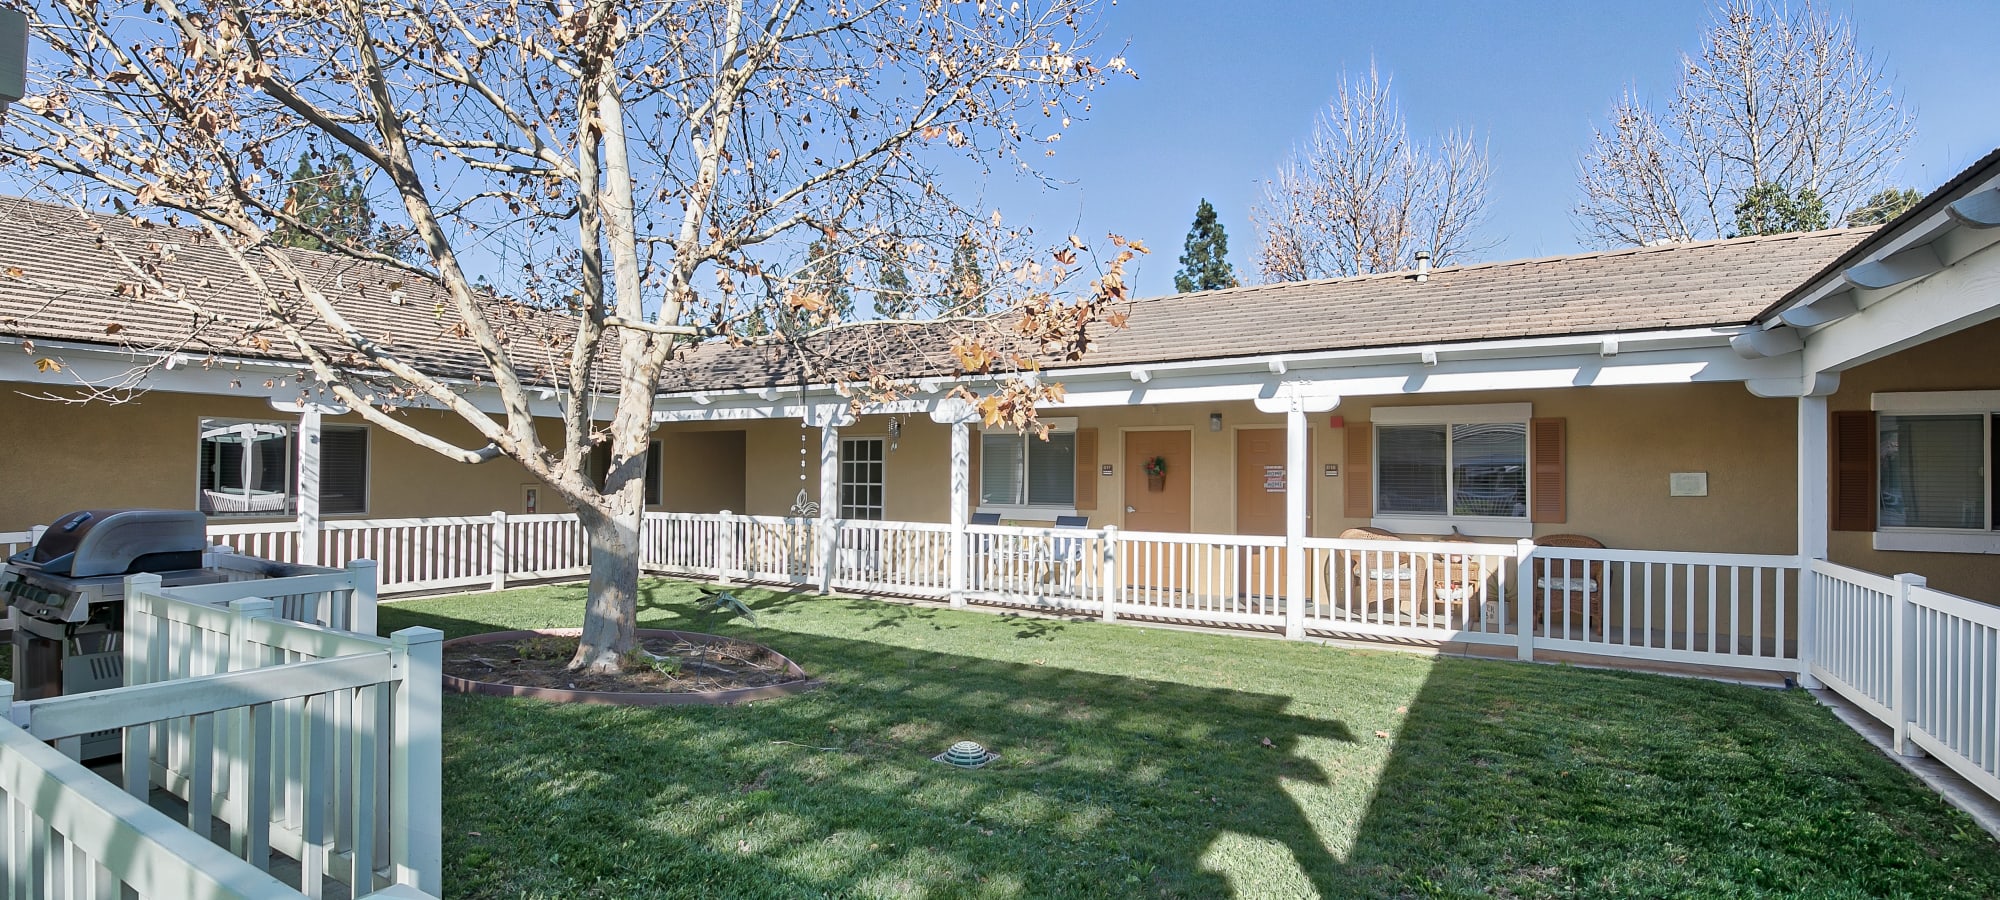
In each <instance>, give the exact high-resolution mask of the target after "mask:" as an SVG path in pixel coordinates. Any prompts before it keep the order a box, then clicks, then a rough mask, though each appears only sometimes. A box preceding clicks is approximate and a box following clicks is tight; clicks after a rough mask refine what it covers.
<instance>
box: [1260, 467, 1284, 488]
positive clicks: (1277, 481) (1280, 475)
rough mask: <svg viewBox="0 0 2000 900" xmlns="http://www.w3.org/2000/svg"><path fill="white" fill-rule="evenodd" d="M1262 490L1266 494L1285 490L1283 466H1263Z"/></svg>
mask: <svg viewBox="0 0 2000 900" xmlns="http://www.w3.org/2000/svg"><path fill="white" fill-rule="evenodd" d="M1264 492H1265V493H1267V494H1282V493H1284V492H1285V467H1284V466H1265V467H1264Z"/></svg>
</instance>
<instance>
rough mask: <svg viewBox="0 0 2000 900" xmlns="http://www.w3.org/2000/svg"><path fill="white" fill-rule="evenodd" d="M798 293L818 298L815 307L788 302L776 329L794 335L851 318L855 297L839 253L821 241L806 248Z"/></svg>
mask: <svg viewBox="0 0 2000 900" xmlns="http://www.w3.org/2000/svg"><path fill="white" fill-rule="evenodd" d="M797 290H798V292H799V293H800V294H801V295H804V296H809V297H817V298H818V306H819V308H818V309H812V308H808V307H798V306H790V305H787V306H786V307H785V314H784V315H783V316H782V320H781V321H780V322H779V330H781V331H783V332H785V333H786V334H797V333H799V332H803V331H810V330H812V329H814V328H820V327H824V326H827V325H831V324H833V323H835V322H844V321H847V320H850V319H852V318H854V297H853V295H852V292H851V291H850V290H849V287H848V284H847V270H846V268H845V267H844V266H843V265H842V264H841V259H840V253H839V252H838V251H836V250H834V249H833V247H832V245H830V244H829V243H828V242H826V241H824V240H818V241H813V242H812V244H811V245H810V246H808V247H806V265H805V268H804V269H802V270H800V272H799V284H798V288H797Z"/></svg>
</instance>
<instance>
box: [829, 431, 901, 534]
mask: <svg viewBox="0 0 2000 900" xmlns="http://www.w3.org/2000/svg"><path fill="white" fill-rule="evenodd" d="M849 441H856V442H859V441H871V442H873V443H875V444H878V445H880V446H881V448H882V462H881V468H882V482H881V484H880V485H879V487H881V489H882V505H881V506H880V507H875V506H873V505H865V504H864V505H862V506H852V507H850V506H849V505H848V504H847V503H846V502H845V501H843V500H842V499H841V498H842V497H844V496H846V494H847V486H848V485H850V484H854V483H855V482H850V481H848V480H847V443H848V442H849ZM833 464H834V465H835V466H837V467H838V471H839V473H840V477H839V478H838V479H837V483H836V484H835V486H834V494H833V497H832V498H831V499H832V500H833V503H834V512H835V513H838V514H839V517H840V518H842V519H851V518H854V517H853V516H849V515H848V514H847V511H848V510H849V509H864V508H865V509H875V510H876V511H878V512H880V513H881V515H879V516H876V517H875V518H874V519H863V521H876V522H879V521H884V520H886V519H887V518H888V514H889V438H888V436H887V435H875V434H843V435H841V436H840V453H839V455H838V456H836V457H834V462H833Z"/></svg>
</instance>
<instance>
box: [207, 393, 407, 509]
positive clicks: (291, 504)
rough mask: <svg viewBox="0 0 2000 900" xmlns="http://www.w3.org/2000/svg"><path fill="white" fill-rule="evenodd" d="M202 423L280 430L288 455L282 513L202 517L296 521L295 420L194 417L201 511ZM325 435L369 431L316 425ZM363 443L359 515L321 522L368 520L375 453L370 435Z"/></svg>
mask: <svg viewBox="0 0 2000 900" xmlns="http://www.w3.org/2000/svg"><path fill="white" fill-rule="evenodd" d="M203 422H209V423H211V425H213V426H233V425H271V426H275V427H278V428H283V429H285V440H286V443H287V444H288V445H289V447H290V449H291V451H292V452H291V453H290V454H289V456H288V457H287V458H286V460H285V506H286V509H284V510H282V511H277V512H267V511H259V510H248V511H243V512H212V513H206V515H208V516H209V517H210V518H217V519H291V518H296V517H297V516H298V515H299V507H300V506H301V503H302V496H301V494H300V482H301V479H300V477H299V453H300V450H301V449H303V448H302V447H301V446H300V444H301V442H302V441H303V440H304V436H303V435H302V434H301V433H300V432H301V431H302V429H301V428H300V427H299V423H298V421H297V420H295V419H259V418H255V417H243V416H196V417H195V451H194V504H195V505H194V508H195V509H201V508H202V503H203V500H204V499H206V498H204V497H203V496H202V493H201V478H202V475H203V474H204V473H203V472H202V465H201V442H202V440H203V438H202V423H203ZM328 431H360V432H362V433H364V434H368V432H369V429H368V426H366V425H345V424H322V425H320V433H321V434H325V433H326V432H328ZM365 441H366V443H364V445H363V446H364V447H366V448H368V449H365V450H364V451H363V455H362V460H361V509H360V511H358V512H339V513H324V512H323V513H322V514H321V518H322V519H358V518H366V517H367V516H368V512H369V510H370V509H371V508H372V507H373V506H374V502H375V451H374V449H373V445H374V443H375V441H374V435H373V434H368V437H367V438H366V439H365ZM321 452H322V453H324V452H325V447H324V445H323V444H322V447H321Z"/></svg>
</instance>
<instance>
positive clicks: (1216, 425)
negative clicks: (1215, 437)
mask: <svg viewBox="0 0 2000 900" xmlns="http://www.w3.org/2000/svg"><path fill="white" fill-rule="evenodd" d="M1208 430H1210V431H1221V430H1222V414H1221V413H1209V414H1208Z"/></svg>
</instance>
